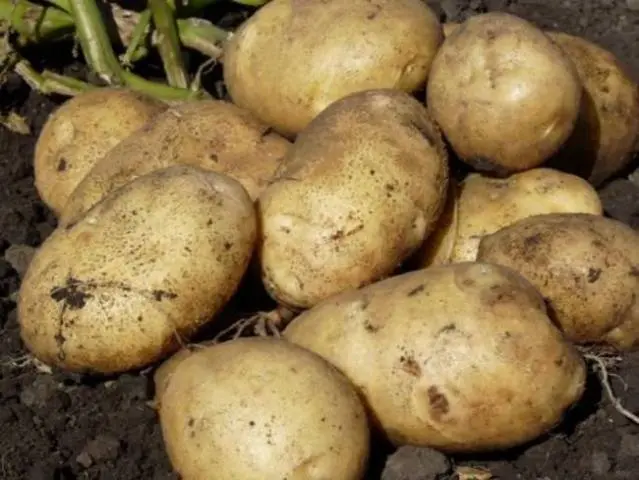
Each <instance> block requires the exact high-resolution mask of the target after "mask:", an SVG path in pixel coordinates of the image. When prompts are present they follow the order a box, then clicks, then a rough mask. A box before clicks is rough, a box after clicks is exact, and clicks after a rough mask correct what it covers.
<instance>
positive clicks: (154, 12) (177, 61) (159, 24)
mask: <svg viewBox="0 0 639 480" xmlns="http://www.w3.org/2000/svg"><path fill="white" fill-rule="evenodd" d="M148 5H149V9H150V10H151V16H152V18H153V24H154V25H155V31H156V40H157V47H158V51H159V53H160V58H161V59H162V64H163V65H164V72H165V73H166V78H167V81H168V83H169V85H171V86H173V87H179V88H187V87H188V85H189V79H188V76H187V74H186V69H185V68H184V61H183V58H182V51H181V45H180V37H179V35H178V32H177V26H176V23H175V18H174V17H173V12H174V10H173V9H171V7H170V6H169V5H168V3H166V1H165V0H149V3H148Z"/></svg>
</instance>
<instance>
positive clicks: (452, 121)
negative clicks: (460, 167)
mask: <svg viewBox="0 0 639 480" xmlns="http://www.w3.org/2000/svg"><path fill="white" fill-rule="evenodd" d="M581 93H582V87H581V83H580V81H579V76H578V74H577V71H576V69H575V67H574V65H573V64H572V62H571V61H570V60H569V59H568V58H567V57H566V56H565V55H564V53H563V51H562V50H561V49H560V48H559V47H558V46H557V45H556V44H555V43H554V42H553V41H552V40H550V38H549V37H547V36H546V35H545V34H544V32H543V31H542V30H540V29H539V28H537V27H535V26H534V25H533V24H531V23H529V22H528V21H526V20H524V19H522V18H519V17H516V16H514V15H511V14H508V13H504V12H491V13H485V14H480V15H476V16H473V17H471V18H469V19H468V20H466V21H465V22H464V23H462V24H461V25H460V26H459V27H457V28H456V29H455V30H454V31H453V32H452V33H450V35H449V36H448V37H446V40H445V41H444V43H443V44H442V46H441V47H440V49H439V50H438V52H437V55H436V56H435V59H434V60H433V64H432V67H431V71H430V75H429V77H428V88H427V103H428V107H429V109H430V110H431V112H432V114H433V117H434V118H435V120H436V121H437V123H438V124H439V126H440V127H441V129H442V131H443V133H444V135H445V136H446V138H447V139H448V141H449V142H450V144H451V146H452V148H453V149H454V151H455V152H456V153H457V155H458V156H459V157H460V158H461V159H462V160H464V161H465V162H466V163H468V164H469V165H471V166H472V167H474V168H476V169H477V170H490V171H494V172H497V173H500V174H504V173H509V172H515V171H521V170H527V169H530V168H533V167H536V166H539V165H541V164H542V163H543V162H544V161H546V160H547V159H548V158H550V157H551V156H552V155H553V154H554V153H555V152H557V150H558V149H559V148H560V147H561V146H562V144H563V143H564V142H565V141H566V139H567V138H568V137H569V136H570V134H571V133H572V131H573V129H574V126H575V122H576V119H577V116H578V114H579V107H580V101H581Z"/></svg>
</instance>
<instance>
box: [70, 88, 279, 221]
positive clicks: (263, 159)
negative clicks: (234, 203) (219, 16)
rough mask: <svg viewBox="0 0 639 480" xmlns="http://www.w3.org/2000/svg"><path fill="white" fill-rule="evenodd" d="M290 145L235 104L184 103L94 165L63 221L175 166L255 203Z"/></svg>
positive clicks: (79, 186)
mask: <svg viewBox="0 0 639 480" xmlns="http://www.w3.org/2000/svg"><path fill="white" fill-rule="evenodd" d="M289 146H290V143H289V142H288V140H286V139H284V138H283V137H281V136H279V135H278V134H276V133H274V132H271V131H270V128H269V127H267V126H266V125H264V124H262V123H260V122H258V121H257V120H256V119H255V118H254V117H253V116H252V115H251V114H250V113H249V112H247V111H246V110H243V109H240V108H239V107H237V106H235V105H233V104H232V103H229V102H225V101H220V100H201V101H193V102H188V103H183V104H181V105H178V106H175V107H172V108H171V109H169V110H167V111H166V112H164V113H163V114H162V115H160V116H158V117H157V118H155V119H154V121H152V122H150V123H149V124H148V125H147V126H146V127H144V128H143V129H142V130H141V131H138V132H136V133H135V134H133V135H131V136H130V137H129V138H127V139H126V140H124V141H123V142H121V143H120V144H119V145H118V146H117V147H116V148H114V149H113V150H111V151H110V152H109V153H108V154H107V155H106V156H105V157H104V158H103V159H102V160H101V161H100V162H99V163H98V164H97V165H95V167H94V168H93V169H92V170H91V171H90V172H89V173H88V174H87V176H86V178H85V179H84V180H83V181H82V182H81V183H80V185H78V187H77V189H76V190H75V191H74V192H73V194H72V195H71V198H70V199H69V203H68V204H67V206H66V208H65V209H64V211H63V213H62V215H61V218H60V222H61V223H62V224H68V223H71V222H73V221H74V219H75V218H77V217H79V216H81V215H82V214H83V213H84V212H86V211H87V210H88V209H89V208H91V207H92V206H93V205H95V204H96V203H97V202H98V201H99V200H100V199H101V198H102V197H104V196H105V195H106V194H108V193H109V192H111V191H112V190H114V189H116V188H118V187H120V186H122V185H124V184H126V183H128V182H130V181H131V180H133V179H135V178H137V177H139V176H141V175H144V174H146V173H149V172H152V171H154V170H157V169H160V168H165V167H168V166H171V165H176V164H185V165H193V166H196V167H201V168H205V169H207V170H212V171H214V172H218V173H223V174H225V175H229V176H231V177H233V178H234V179H236V180H238V181H239V182H240V183H241V184H242V186H243V187H244V188H245V189H246V190H247V192H248V193H249V195H250V196H251V198H253V199H255V198H256V197H257V196H258V195H259V193H260V192H261V191H262V190H263V189H264V188H265V187H266V185H267V184H268V182H269V181H270V180H271V178H272V176H273V174H274V172H275V171H276V169H277V167H278V165H279V162H280V160H281V158H282V157H283V156H284V154H285V153H286V151H287V150H288V147H289Z"/></svg>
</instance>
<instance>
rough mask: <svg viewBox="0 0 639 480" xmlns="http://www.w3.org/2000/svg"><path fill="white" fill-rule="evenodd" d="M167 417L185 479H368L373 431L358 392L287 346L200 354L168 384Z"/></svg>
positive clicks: (258, 343) (247, 343)
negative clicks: (367, 465)
mask: <svg viewBox="0 0 639 480" xmlns="http://www.w3.org/2000/svg"><path fill="white" fill-rule="evenodd" d="M169 361H170V360H169ZM159 418H160V424H161V427H162V433H163V437H164V442H165V446H166V448H167V452H168V455H169V457H170V459H171V462H172V464H173V466H174V468H175V469H176V470H177V472H178V473H179V474H180V475H181V478H182V479H183V480H203V479H213V478H215V479H216V480H236V479H242V480H264V479H287V480H332V479H340V480H360V479H362V478H364V474H365V470H366V464H367V460H368V455H369V429H368V423H367V418H366V413H365V411H364V408H363V405H362V402H361V400H360V399H359V398H358V396H357V394H356V392H355V389H354V387H353V386H352V385H351V384H350V382H348V380H347V379H346V378H345V377H344V375H342V374H341V373H340V372H339V371H337V369H335V368H334V367H333V366H332V365H330V364H329V363H328V362H326V361H324V360H323V359H322V358H320V357H319V356H317V355H315V354H313V353H311V352H309V351H307V350H304V349H302V348H300V347H298V346H296V345H293V344H291V343H289V342H286V341H284V340H280V339H274V338H241V339H237V340H231V341H229V342H224V343H221V344H218V345H213V346H206V347H203V348H198V349H195V350H193V351H192V352H191V354H190V355H189V356H187V357H185V358H183V359H181V361H180V362H179V363H178V364H177V365H176V366H175V368H174V370H173V373H172V375H171V377H170V379H169V380H168V382H167V383H166V385H165V388H164V391H163V393H162V395H161V397H160V402H159Z"/></svg>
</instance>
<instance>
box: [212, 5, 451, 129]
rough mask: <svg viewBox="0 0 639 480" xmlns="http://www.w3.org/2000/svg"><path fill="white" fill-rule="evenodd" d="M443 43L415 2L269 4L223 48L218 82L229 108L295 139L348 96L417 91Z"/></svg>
mask: <svg viewBox="0 0 639 480" xmlns="http://www.w3.org/2000/svg"><path fill="white" fill-rule="evenodd" d="M442 40H443V33H442V28H441V24H440V23H439V20H438V19H437V16H436V15H435V14H434V12H433V11H432V10H431V9H430V8H429V7H428V6H427V5H426V4H425V3H424V2H422V1H421V0H377V1H376V2H370V1H369V0H348V1H344V0H304V1H299V0H272V1H270V2H268V3H267V4H266V5H264V6H263V7H261V8H260V9H259V10H258V11H257V12H256V13H255V14H254V15H252V16H251V17H250V18H249V19H248V20H247V21H246V22H245V23H244V24H243V25H241V26H240V28H239V29H238V30H237V32H235V34H234V35H233V37H231V39H230V41H229V42H228V44H227V45H226V47H225V50H224V80H225V83H226V85H227V87H228V91H229V94H230V95H231V97H232V98H233V101H234V103H236V104H238V105H240V106H242V107H244V108H247V109H249V110H251V111H252V112H253V113H255V114H256V115H257V117H258V118H260V119H261V120H262V121H264V122H265V123H267V124H269V125H271V126H273V127H274V128H275V129H276V130H277V131H279V132H280V133H282V134H284V135H287V136H294V135H295V134H297V133H299V132H300V131H301V130H302V129H303V128H304V127H305V126H306V125H307V124H308V123H309V122H310V121H311V120H312V119H313V118H314V117H315V116H316V115H317V114H318V113H319V112H320V111H322V110H323V109H324V108H326V107H327V106H328V105H329V104H331V103H332V102H334V101H335V100H338V99H340V98H342V97H344V96H346V95H348V94H351V93H355V92H359V91H362V90H369V89H376V88H396V89H400V90H403V91H406V92H412V91H415V90H417V89H419V88H420V87H422V86H423V85H424V83H425V80H426V77H427V75H428V72H429V69H430V65H431V62H432V60H433V57H434V56H435V52H436V51H437V48H438V47H439V45H440V44H441V42H442ZM265 58H268V61H264V59H265Z"/></svg>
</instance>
